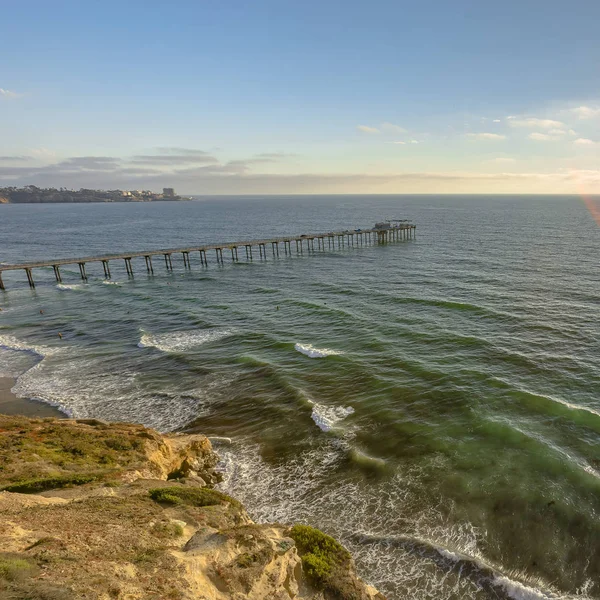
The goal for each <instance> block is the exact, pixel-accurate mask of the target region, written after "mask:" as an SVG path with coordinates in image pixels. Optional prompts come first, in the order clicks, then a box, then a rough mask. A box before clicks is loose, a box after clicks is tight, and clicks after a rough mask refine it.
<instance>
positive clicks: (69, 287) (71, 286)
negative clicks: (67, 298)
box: [56, 283, 83, 291]
mask: <svg viewBox="0 0 600 600" xmlns="http://www.w3.org/2000/svg"><path fill="white" fill-rule="evenodd" d="M56 287H57V289H59V290H63V291H68V290H80V289H81V288H82V287H83V284H81V283H57V284H56Z"/></svg>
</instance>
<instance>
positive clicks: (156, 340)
mask: <svg viewBox="0 0 600 600" xmlns="http://www.w3.org/2000/svg"><path fill="white" fill-rule="evenodd" d="M231 335H233V332H232V331H231V330H229V329H191V330H187V331H171V332H168V333H157V334H152V333H147V332H142V337H141V339H140V341H139V343H138V347H139V348H157V349H158V350H161V351H162V352H184V351H185V350H190V349H191V348H195V347H196V346H201V345H202V344H207V343H209V342H216V341H217V340H221V339H223V338H226V337H229V336H231Z"/></svg>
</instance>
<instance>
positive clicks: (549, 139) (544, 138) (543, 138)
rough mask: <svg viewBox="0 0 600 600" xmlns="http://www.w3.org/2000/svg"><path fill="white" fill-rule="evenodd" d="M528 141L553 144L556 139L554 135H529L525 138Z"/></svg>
mask: <svg viewBox="0 0 600 600" xmlns="http://www.w3.org/2000/svg"><path fill="white" fill-rule="evenodd" d="M527 137H528V138H529V139H530V140H535V141H536V142H555V141H556V140H557V139H558V138H557V137H556V136H554V135H548V134H547V133H538V132H534V133H530V134H529V135H528V136H527Z"/></svg>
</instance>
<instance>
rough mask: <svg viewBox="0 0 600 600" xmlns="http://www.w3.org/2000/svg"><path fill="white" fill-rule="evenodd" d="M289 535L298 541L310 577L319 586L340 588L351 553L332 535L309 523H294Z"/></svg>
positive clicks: (303, 563) (333, 588)
mask: <svg viewBox="0 0 600 600" xmlns="http://www.w3.org/2000/svg"><path fill="white" fill-rule="evenodd" d="M289 535H290V537H291V538H292V539H293V540H294V542H296V547H297V548H298V552H299V553H300V556H301V557H302V567H303V568H304V571H305V573H306V575H307V576H308V578H309V579H310V580H312V582H313V583H314V584H316V585H318V586H319V587H326V588H329V589H332V590H337V589H339V588H340V587H341V586H340V585H339V584H338V583H339V582H338V580H339V579H341V578H342V577H341V574H342V572H343V571H345V570H347V569H348V566H349V564H350V553H349V552H348V551H347V550H346V549H345V548H344V547H343V546H342V545H341V544H340V543H339V542H337V541H336V540H334V539H333V538H332V537H331V536H329V535H327V534H325V533H323V532H322V531H319V530H318V529H315V528H314V527H309V526H308V525H294V526H293V527H292V528H291V530H290V533H289Z"/></svg>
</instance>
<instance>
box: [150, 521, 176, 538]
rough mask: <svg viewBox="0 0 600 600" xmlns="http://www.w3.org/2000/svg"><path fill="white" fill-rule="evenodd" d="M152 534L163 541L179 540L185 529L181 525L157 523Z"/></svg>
mask: <svg viewBox="0 0 600 600" xmlns="http://www.w3.org/2000/svg"><path fill="white" fill-rule="evenodd" d="M152 533H153V534H154V535H155V536H156V537H159V538H161V539H169V538H177V537H181V536H182V535H183V527H182V526H181V525H179V523H157V524H156V525H154V527H152Z"/></svg>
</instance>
